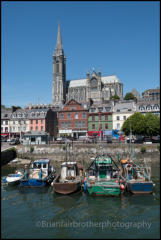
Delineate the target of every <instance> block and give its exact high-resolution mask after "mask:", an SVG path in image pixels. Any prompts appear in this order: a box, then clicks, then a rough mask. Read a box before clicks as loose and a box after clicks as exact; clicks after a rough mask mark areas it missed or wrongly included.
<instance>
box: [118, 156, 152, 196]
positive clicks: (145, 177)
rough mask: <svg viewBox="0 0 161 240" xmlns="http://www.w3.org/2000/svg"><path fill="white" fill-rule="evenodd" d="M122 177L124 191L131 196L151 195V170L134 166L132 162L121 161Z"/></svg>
mask: <svg viewBox="0 0 161 240" xmlns="http://www.w3.org/2000/svg"><path fill="white" fill-rule="evenodd" d="M121 168H122V176H123V177H124V178H125V181H126V190H127V191H128V192H131V193H133V194H143V193H152V192H153V186H154V183H153V181H151V169H150V167H147V166H144V167H143V166H139V165H136V164H135V163H134V162H133V161H132V160H127V159H122V160H121Z"/></svg>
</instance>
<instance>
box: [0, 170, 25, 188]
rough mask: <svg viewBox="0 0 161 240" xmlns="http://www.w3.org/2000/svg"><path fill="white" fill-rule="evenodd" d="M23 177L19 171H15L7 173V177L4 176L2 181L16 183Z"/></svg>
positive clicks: (9, 183)
mask: <svg viewBox="0 0 161 240" xmlns="http://www.w3.org/2000/svg"><path fill="white" fill-rule="evenodd" d="M23 177H24V175H23V174H22V173H21V172H20V171H16V172H15V173H12V174H9V175H8V176H7V177H4V178H3V183H7V184H8V185H17V184H19V183H20V180H21V179H22V178H23Z"/></svg>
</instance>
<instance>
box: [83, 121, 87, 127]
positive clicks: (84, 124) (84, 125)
mask: <svg viewBox="0 0 161 240" xmlns="http://www.w3.org/2000/svg"><path fill="white" fill-rule="evenodd" d="M85 127H86V123H85V121H84V120H83V128H85Z"/></svg>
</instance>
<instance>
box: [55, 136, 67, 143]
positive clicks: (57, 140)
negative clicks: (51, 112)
mask: <svg viewBox="0 0 161 240" xmlns="http://www.w3.org/2000/svg"><path fill="white" fill-rule="evenodd" d="M56 142H57V143H65V140H64V138H63V137H58V138H57V139H56Z"/></svg>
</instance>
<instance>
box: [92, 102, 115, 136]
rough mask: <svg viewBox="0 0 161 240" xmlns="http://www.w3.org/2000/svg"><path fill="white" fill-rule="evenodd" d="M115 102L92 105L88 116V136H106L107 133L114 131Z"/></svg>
mask: <svg viewBox="0 0 161 240" xmlns="http://www.w3.org/2000/svg"><path fill="white" fill-rule="evenodd" d="M112 108H113V102H108V103H106V104H101V105H94V104H93V105H92V106H91V107H90V109H89V115H88V135H89V136H100V135H101V136H102V137H103V136H105V135H106V131H108V130H112V128H113V124H112Z"/></svg>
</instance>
